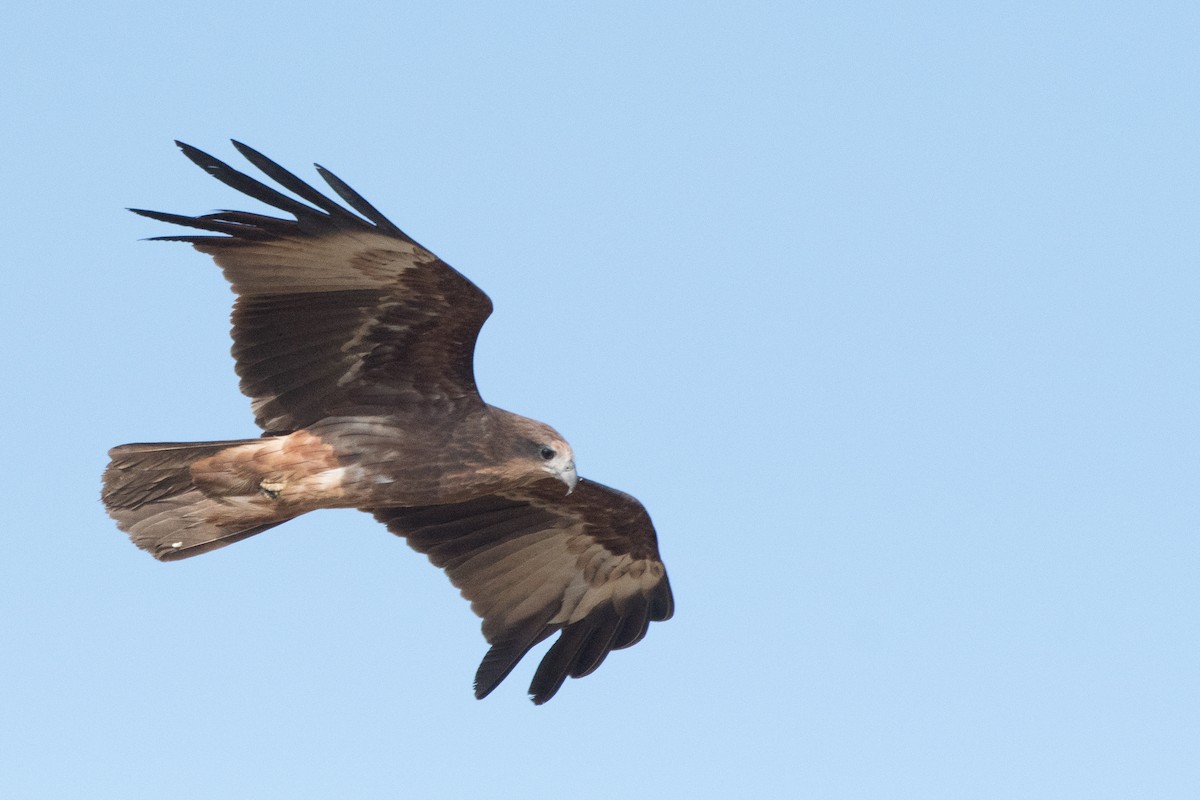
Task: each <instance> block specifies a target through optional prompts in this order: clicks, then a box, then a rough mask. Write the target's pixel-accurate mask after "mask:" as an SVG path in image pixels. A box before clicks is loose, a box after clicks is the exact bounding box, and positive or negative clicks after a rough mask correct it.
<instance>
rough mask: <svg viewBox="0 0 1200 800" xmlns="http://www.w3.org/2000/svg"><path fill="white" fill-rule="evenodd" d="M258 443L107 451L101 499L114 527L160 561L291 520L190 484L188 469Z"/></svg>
mask: <svg viewBox="0 0 1200 800" xmlns="http://www.w3.org/2000/svg"><path fill="white" fill-rule="evenodd" d="M257 441H260V440H258V439H245V440H234V441H227V442H192V443H162V444H124V445H121V446H120V447H114V448H113V449H112V450H110V451H108V455H109V458H110V459H111V460H110V461H109V464H108V469H106V470H105V471H104V490H103V492H102V494H101V498H102V499H103V501H104V506H105V508H107V509H108V515H109V516H110V517H112V518H113V519H114V520H116V522H117V527H118V528H120V529H121V530H123V531H125V532H126V533H128V534H129V538H130V539H132V540H133V543H134V544H136V545H137V546H138V547H140V548H142V549H143V550H146V551H147V552H149V553H150V554H151V555H152V556H154V557H155V558H157V559H159V560H160V561H175V560H178V559H181V558H188V557H190V556H197V555H200V554H201V553H207V552H208V551H210V550H216V549H217V548H219V547H224V546H225V545H227V544H232V543H234V542H237V541H240V540H242V539H245V538H247V537H249V536H253V535H254V534H256V533H262V532H263V531H265V530H267V529H268V528H273V527H275V526H276V525H279V524H280V523H282V522H287V520H289V519H291V516H285V517H281V518H280V517H272V516H270V515H269V514H264V506H263V503H262V499H261V498H259V497H257V496H253V495H251V496H223V497H210V496H208V495H205V494H204V493H203V492H201V491H200V490H199V489H198V488H196V485H195V484H194V483H193V481H192V474H191V465H192V464H193V463H194V462H195V461H197V460H199V459H201V458H206V457H208V456H212V455H215V454H216V453H218V452H220V451H222V450H224V449H226V448H228V447H235V446H238V445H245V444H253V443H255V442H257Z"/></svg>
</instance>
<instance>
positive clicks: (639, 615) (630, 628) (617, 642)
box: [612, 594, 650, 650]
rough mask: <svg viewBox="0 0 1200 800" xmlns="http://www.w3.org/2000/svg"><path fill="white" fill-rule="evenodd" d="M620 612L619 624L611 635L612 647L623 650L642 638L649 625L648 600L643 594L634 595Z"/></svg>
mask: <svg viewBox="0 0 1200 800" xmlns="http://www.w3.org/2000/svg"><path fill="white" fill-rule="evenodd" d="M634 598H635V599H633V600H632V601H631V602H629V603H628V604H627V606H626V608H625V610H624V611H623V612H622V613H621V624H620V625H618V626H617V632H616V634H615V635H614V636H613V641H612V649H613V650H623V649H624V648H626V647H632V646H633V645H635V644H637V643H638V642H640V641H641V640H642V637H644V636H645V635H646V630H647V629H648V628H649V627H650V601H649V600H648V599H647V598H646V597H645V596H643V595H640V594H638V595H634Z"/></svg>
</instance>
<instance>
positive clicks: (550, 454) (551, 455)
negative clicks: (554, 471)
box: [541, 447, 558, 461]
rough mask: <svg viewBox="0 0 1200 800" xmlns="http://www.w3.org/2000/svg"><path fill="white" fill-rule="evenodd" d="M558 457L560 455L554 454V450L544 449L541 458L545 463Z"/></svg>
mask: <svg viewBox="0 0 1200 800" xmlns="http://www.w3.org/2000/svg"><path fill="white" fill-rule="evenodd" d="M556 455H558V453H555V452H554V448H551V447H543V448H542V450H541V456H542V460H543V461H549V460H550V459H552V458H554V457H555V456H556Z"/></svg>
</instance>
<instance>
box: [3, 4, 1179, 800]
mask: <svg viewBox="0 0 1200 800" xmlns="http://www.w3.org/2000/svg"><path fill="white" fill-rule="evenodd" d="M4 16H5V21H4V24H3V26H0V67H2V68H3V74H4V75H5V80H4V86H3V89H2V90H0V117H2V118H3V120H4V122H3V125H2V126H0V152H3V154H4V157H3V159H2V160H0V187H2V189H3V200H2V201H0V202H2V203H3V214H2V216H0V225H2V226H3V241H4V253H3V256H2V258H3V262H4V269H3V276H4V277H3V284H2V285H3V289H2V293H3V298H4V313H3V314H2V315H0V335H2V337H3V338H2V341H3V343H4V344H3V351H2V353H0V358H2V364H0V366H2V368H3V372H2V375H3V378H2V381H3V390H2V391H0V419H3V420H4V421H5V422H4V429H5V431H4V437H3V442H4V457H3V459H2V460H0V463H2V466H0V470H2V471H3V476H2V479H3V486H4V487H5V498H6V499H5V502H4V504H3V509H2V510H0V534H2V536H3V546H2V548H0V553H2V555H0V647H2V648H3V655H2V656H0V796H3V797H14V798H16V797H20V798H43V797H46V798H50V797H53V798H66V797H80V798H84V797H86V798H122V799H123V800H130V799H135V798H164V797H171V798H206V797H247V798H249V797H253V798H268V797H280V798H284V797H286V798H329V797H356V798H385V797H430V798H443V797H445V798H452V797H500V798H503V797H522V798H556V797H565V796H571V797H579V798H611V797H617V796H627V797H636V796H647V797H667V798H674V797H733V796H740V797H805V798H848V797H855V798H859V797H880V798H883V797H886V798H900V797H903V798H922V799H923V800H928V799H929V798H1024V799H1027V798H1065V797H1071V798H1074V797H1080V798H1130V797H1139V798H1194V797H1197V796H1200V758H1198V757H1197V753H1200V680H1198V676H1200V622H1198V620H1200V580H1198V577H1200V541H1198V538H1197V533H1198V531H1200V487H1198V479H1200V379H1198V377H1197V356H1198V355H1200V353H1198V351H1200V323H1198V321H1197V320H1198V311H1200V271H1198V266H1200V238H1198V236H1197V231H1198V230H1200V226H1198V222H1200V47H1198V46H1197V41H1198V35H1200V11H1197V6H1196V5H1195V4H1194V3H1185V2H1179V3H1143V2H1136V3H1135V2H1129V3H1045V2H1027V3H1026V2H1019V3H1004V4H994V5H991V6H990V7H989V5H988V4H966V3H951V2H946V3H825V4H817V5H812V4H799V3H796V4H785V3H736V4H735V3H726V4H717V3H682V2H679V3H606V4H602V7H601V4H595V6H593V7H591V8H586V7H581V6H579V5H570V6H569V5H567V4H552V3H538V4H532V3H530V4H521V3H518V4H492V3H477V4H456V3H432V2H431V3H394V4H385V3H361V2H345V3H316V2H308V1H307V0H297V2H291V3H287V4H278V5H273V6H272V5H266V4H254V3H245V2H238V3H233V2H226V0H214V2H211V3H205V4H202V5H196V4H189V5H186V6H185V5H181V4H169V3H168V4H163V3H151V2H145V3H141V2H137V3H135V2H113V3H98V4H95V5H94V6H88V5H86V4H80V3H77V2H71V3H65V2H45V3H41V4H39V5H36V6H23V7H22V8H21V9H19V10H17V9H9V10H7V11H6V12H5V15H4ZM230 137H234V138H238V139H241V140H243V141H245V142H247V143H249V144H251V145H252V146H254V147H256V148H259V149H260V150H262V151H264V152H265V153H267V154H268V155H270V156H272V157H273V158H275V159H277V160H279V161H280V162H281V163H283V164H284V165H287V166H289V167H291V168H293V169H294V170H295V171H297V172H299V173H300V174H301V175H305V176H312V175H313V173H312V172H311V168H310V166H309V165H310V164H311V163H312V162H313V161H318V162H320V163H322V164H323V165H325V166H327V167H329V168H330V169H332V170H334V171H335V172H337V173H338V174H339V175H341V176H342V177H343V178H345V179H346V180H347V181H348V182H349V183H350V184H351V185H352V186H354V187H355V188H357V189H358V190H359V191H360V192H362V193H363V194H364V195H365V196H366V197H368V198H369V199H370V200H371V201H372V202H374V204H375V205H377V206H378V207H379V208H380V209H381V210H383V211H384V213H386V214H387V215H388V216H390V217H391V218H392V219H393V220H394V221H395V222H396V223H397V224H399V225H400V226H401V227H402V228H404V229H405V230H406V231H408V232H409V233H410V234H411V235H413V236H414V237H415V238H417V239H418V240H419V241H421V242H422V243H424V244H425V245H426V246H428V247H430V248H431V249H432V250H434V251H435V252H437V253H438V254H439V255H441V256H442V257H443V258H445V259H446V260H447V261H449V262H450V263H451V264H453V265H455V266H456V267H457V268H458V269H459V270H461V271H462V272H463V273H465V274H466V275H468V276H469V277H471V278H472V279H473V280H474V281H475V282H476V283H478V284H479V285H480V286H481V287H482V288H484V289H485V290H486V291H487V292H488V293H489V294H490V295H491V297H492V299H493V300H494V302H495V306H496V313H495V314H494V316H493V318H492V319H491V321H489V322H488V324H487V325H486V327H485V328H484V332H483V335H482V338H481V341H480V345H479V349H478V352H477V373H478V377H479V383H480V385H481V387H482V390H483V394H484V396H485V398H486V399H487V400H489V401H490V402H492V403H495V404H497V405H500V406H503V407H506V408H510V409H513V410H515V411H518V412H521V413H524V414H526V415H529V416H533V417H535V418H539V419H543V420H546V421H548V422H550V423H551V424H553V425H554V426H555V427H556V428H557V429H559V430H560V431H562V432H563V433H564V435H565V436H566V437H567V438H568V439H569V440H570V441H571V442H572V444H573V445H574V448H575V451H576V453H577V456H578V461H579V465H580V471H581V473H582V474H584V475H587V476H589V477H592V478H595V479H598V480H601V481H603V482H605V483H609V484H612V485H614V486H618V487H621V488H624V489H626V490H628V491H630V492H631V493H633V494H635V495H636V496H638V497H639V498H641V499H642V501H643V502H644V503H645V504H646V506H647V507H648V508H649V510H650V512H651V514H652V515H653V517H654V520H655V523H656V524H657V526H658V530H659V538H660V542H661V546H662V551H663V555H664V558H665V560H666V562H667V565H668V568H669V570H670V575H671V579H672V583H673V586H674V589H675V595H676V601H677V614H676V617H675V619H673V620H672V621H670V622H667V623H664V624H655V625H653V626H652V627H651V630H650V633H649V635H648V636H647V637H646V639H645V640H644V641H643V642H642V643H641V644H639V645H638V646H636V647H634V648H632V649H630V650H627V651H622V652H619V653H615V654H614V655H613V656H611V657H610V658H609V659H608V661H607V662H606V663H605V664H604V666H603V667H602V668H601V669H600V670H599V671H598V672H597V673H595V674H594V675H592V676H590V677H588V678H586V679H584V680H580V681H571V682H569V683H568V684H567V685H566V686H564V688H563V690H562V691H561V692H560V694H559V695H558V696H557V697H556V698H555V699H554V700H553V702H551V703H550V704H549V705H547V706H544V707H541V708H536V707H534V706H533V705H532V704H530V703H529V702H528V700H527V699H526V697H525V693H524V689H525V687H526V686H527V685H528V681H529V679H530V677H531V676H532V673H533V669H534V667H535V665H536V662H537V657H536V656H537V655H540V652H541V650H540V649H539V650H538V651H536V653H535V654H534V655H533V656H531V657H529V658H527V659H526V661H525V662H524V663H523V664H522V665H521V666H520V668H519V669H518V670H517V671H516V672H515V673H514V674H513V675H512V676H510V678H509V679H508V680H507V681H506V682H505V683H504V684H502V685H501V686H500V688H499V689H498V690H497V691H496V692H495V693H494V694H493V695H492V696H491V697H489V698H487V699H486V700H485V701H483V702H478V701H476V700H474V699H473V697H472V694H471V680H472V676H473V674H474V670H475V667H476V664H477V663H478V660H479V659H480V658H481V657H482V655H483V653H484V651H485V649H486V647H485V644H484V642H483V639H482V637H481V636H480V634H479V629H478V622H477V620H476V619H475V618H474V616H473V615H472V614H471V613H470V610H469V608H468V606H467V604H466V603H465V602H464V601H463V600H462V599H461V598H459V597H458V596H457V592H455V591H454V590H453V588H452V587H451V586H450V585H449V583H448V581H447V580H446V579H445V577H444V576H443V575H442V574H441V573H440V572H438V571H437V570H435V569H433V568H432V567H431V566H429V565H428V563H427V562H426V561H425V559H424V558H423V557H422V556H419V555H418V554H416V553H413V552H412V551H410V550H409V549H408V548H407V547H406V546H405V545H404V543H403V542H402V541H401V540H399V539H397V538H395V537H393V536H391V535H390V534H388V533H387V532H386V531H385V530H384V529H383V528H382V527H381V526H380V525H378V524H376V523H375V522H374V521H373V520H371V519H370V518H369V517H368V516H366V515H364V514H361V513H358V512H353V511H339V512H322V513H317V514H313V515H311V516H309V517H306V518H303V519H301V520H298V521H296V522H293V523H289V524H288V525H287V526H285V527H283V528H280V529H278V530H276V531H272V532H270V533H268V534H264V535H262V536H259V537H256V538H255V539H253V540H250V541H246V542H243V543H240V544H238V545H236V546H234V547H231V548H228V549H225V550H222V551H220V552H218V553H214V554H212V555H207V556H203V557H200V558H197V559H194V560H190V561H186V562H182V563H177V564H159V563H157V562H155V561H153V560H152V559H151V558H150V557H149V556H147V555H145V554H144V553H141V552H139V551H138V550H136V549H135V548H134V547H133V546H132V545H131V544H130V543H129V542H128V541H127V539H126V537H125V536H124V535H123V534H121V533H120V532H118V531H117V530H116V528H115V526H114V525H113V524H112V523H111V522H110V521H109V520H108V519H107V518H106V517H105V515H104V513H103V510H102V508H101V506H100V503H99V500H98V493H99V486H100V483H99V475H100V472H101V471H102V469H103V467H104V465H105V462H106V456H105V451H106V450H107V449H108V448H109V447H110V446H112V445H115V444H119V443H122V442H129V441H155V440H168V441H170V440H178V441H187V440H205V439H224V438H235V437H244V436H253V435H255V433H256V431H255V428H254V427H253V421H252V418H251V415H250V412H249V403H248V401H247V400H246V399H245V398H244V397H242V396H241V395H240V394H239V392H238V390H237V383H236V378H235V375H234V372H233V363H232V360H231V358H230V355H229V341H228V332H227V331H228V313H229V305H230V300H231V295H230V294H229V292H228V289H227V287H226V285H225V283H224V282H223V280H222V279H221V277H220V275H219V273H218V271H217V269H216V268H215V267H214V266H213V265H212V264H211V263H210V262H209V261H208V260H207V259H206V258H204V257H203V256H201V255H199V254H198V253H195V252H194V251H192V250H191V249H190V248H188V247H186V246H183V245H171V244H162V243H145V242H140V241H139V239H141V238H144V237H149V236H155V235H161V234H165V233H167V232H168V230H169V229H168V228H167V226H164V225H160V224H157V223H154V222H152V221H150V220H146V219H140V218H137V217H135V216H133V215H132V214H129V213H127V212H125V211H124V210H123V209H124V208H125V207H127V206H142V207H148V208H154V209H162V210H165V211H172V212H181V213H190V214H194V213H202V212H206V211H208V210H211V209H213V208H227V207H234V208H240V207H247V201H245V200H244V199H243V198H242V197H241V196H239V195H237V193H235V192H234V191H232V190H230V189H228V188H226V187H224V186H222V185H221V184H219V183H217V182H216V181H213V180H212V179H210V178H208V177H207V176H205V174H204V173H203V172H202V171H200V170H199V169H197V168H195V167H194V166H192V165H191V164H190V163H189V162H188V161H186V160H185V159H184V158H183V157H182V156H181V155H179V153H178V152H177V151H176V149H175V147H174V146H173V145H172V144H171V141H172V139H175V138H180V139H183V140H185V141H188V142H190V143H192V144H195V145H197V146H200V147H201V148H203V149H206V150H210V151H211V152H213V153H214V154H216V155H217V156H219V157H222V158H226V159H230V160H233V159H235V158H236V154H235V153H234V151H233V150H232V148H231V147H230V146H229V145H228V141H227V140H228V139H229V138H230ZM249 207H250V208H253V207H254V206H253V204H250V206H249Z"/></svg>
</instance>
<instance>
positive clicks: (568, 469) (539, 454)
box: [513, 415, 579, 494]
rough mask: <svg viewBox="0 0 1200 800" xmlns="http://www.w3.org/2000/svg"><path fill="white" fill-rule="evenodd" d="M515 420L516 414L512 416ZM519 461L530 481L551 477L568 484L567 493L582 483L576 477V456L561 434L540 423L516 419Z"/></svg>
mask: <svg viewBox="0 0 1200 800" xmlns="http://www.w3.org/2000/svg"><path fill="white" fill-rule="evenodd" d="M513 416H514V417H515V416H516V415H513ZM517 419H518V420H519V422H518V430H519V433H518V436H517V442H516V445H517V454H516V455H517V461H518V462H519V463H520V466H521V471H522V472H523V473H525V475H526V476H527V478H528V479H529V480H531V481H537V480H543V479H544V478H545V477H546V476H547V475H550V476H552V477H554V478H556V479H558V480H560V481H562V482H563V483H565V484H566V485H567V494H570V493H571V492H572V491H574V489H575V484H577V483H579V476H578V475H576V474H575V453H574V451H572V450H571V445H569V444H567V441H566V440H565V439H563V438H562V436H560V435H559V433H558V431H556V430H554V429H553V428H551V427H550V426H549V425H546V424H544V423H541V422H537V421H535V420H531V419H524V418H517Z"/></svg>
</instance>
